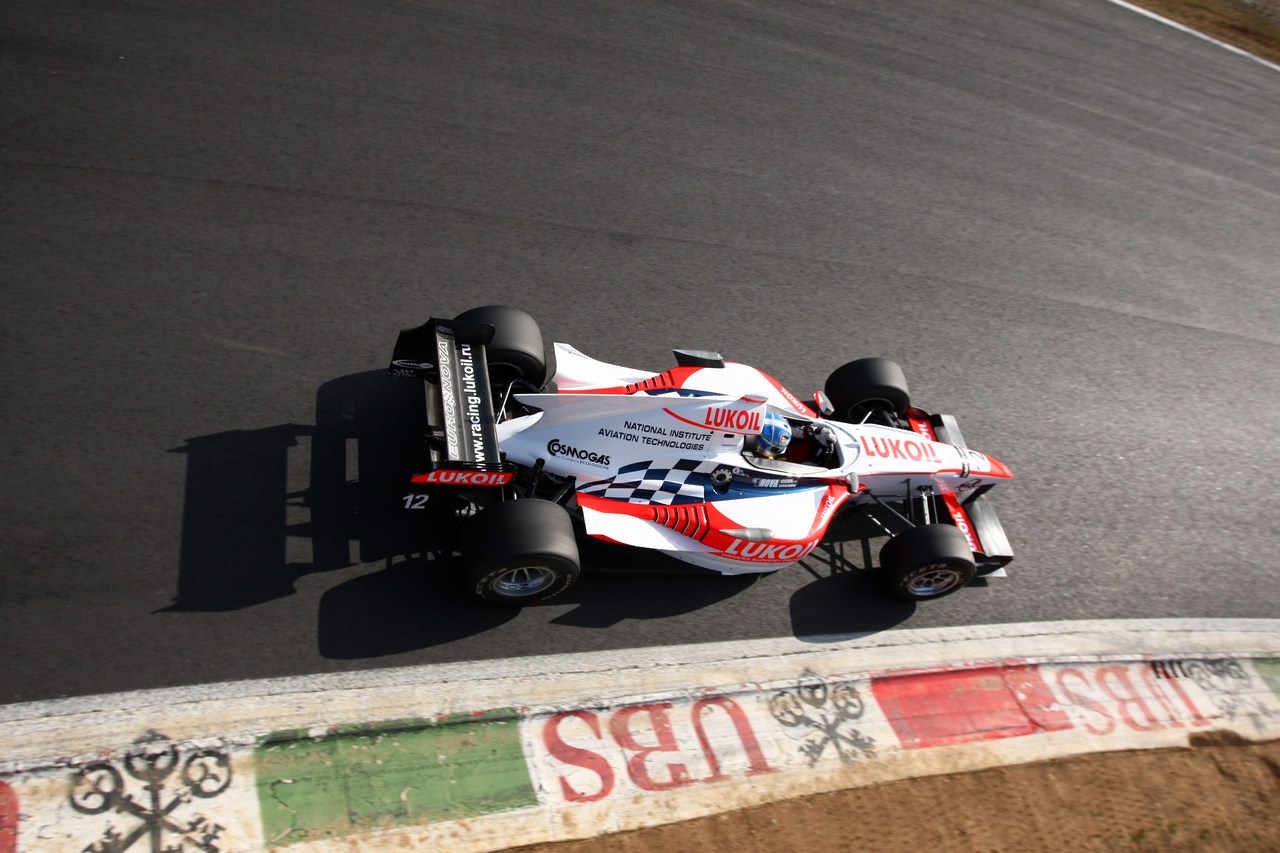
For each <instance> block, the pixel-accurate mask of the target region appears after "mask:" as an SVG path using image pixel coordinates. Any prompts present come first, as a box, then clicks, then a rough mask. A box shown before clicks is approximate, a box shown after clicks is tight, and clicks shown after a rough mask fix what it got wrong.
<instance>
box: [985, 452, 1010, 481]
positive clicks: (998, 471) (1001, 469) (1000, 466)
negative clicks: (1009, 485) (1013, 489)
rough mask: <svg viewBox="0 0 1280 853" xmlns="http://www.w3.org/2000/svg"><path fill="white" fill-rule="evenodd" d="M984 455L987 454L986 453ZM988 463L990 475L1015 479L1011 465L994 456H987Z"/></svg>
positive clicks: (988, 474)
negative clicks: (1010, 468)
mask: <svg viewBox="0 0 1280 853" xmlns="http://www.w3.org/2000/svg"><path fill="white" fill-rule="evenodd" d="M983 456H986V454H985V453H984V454H983ZM987 465H988V466H989V470H988V472H987V476H988V477H999V478H1000V479H1002V480H1012V479H1013V471H1011V470H1009V466H1008V465H1006V464H1004V463H1003V462H1001V461H1000V460H999V459H997V458H995V457H994V456H987Z"/></svg>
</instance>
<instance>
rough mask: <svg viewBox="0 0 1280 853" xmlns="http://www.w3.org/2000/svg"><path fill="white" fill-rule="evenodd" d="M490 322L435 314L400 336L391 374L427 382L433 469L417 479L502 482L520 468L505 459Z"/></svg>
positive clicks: (483, 483)
mask: <svg viewBox="0 0 1280 853" xmlns="http://www.w3.org/2000/svg"><path fill="white" fill-rule="evenodd" d="M493 334H494V329H493V326H490V325H489V324H487V323H471V322H467V321H464V320H442V319H439V318H435V317H433V318H432V319H430V320H428V321H427V322H426V323H424V324H422V325H421V326H418V327H417V328H413V329H405V330H404V331H402V332H401V333H400V336H399V337H398V338H397V339H396V346H395V350H394V351H393V352H392V354H391V365H390V366H389V367H388V368H387V374H388V375H389V376H404V377H409V378H416V379H422V380H424V381H425V382H426V394H427V447H428V450H429V452H430V455H431V469H432V470H430V471H428V472H427V473H424V474H418V475H416V476H414V477H413V482H415V483H445V484H454V485H466V486H500V485H505V484H506V483H508V482H509V481H510V480H511V478H512V477H513V476H514V473H515V468H514V467H512V466H510V465H507V464H506V463H504V462H503V461H502V457H501V454H500V453H499V449H498V433H497V428H496V418H495V417H494V410H493V390H492V388H491V387H490V385H489V363H488V358H487V355H486V353H485V346H486V345H487V344H488V343H489V341H491V340H492V339H493Z"/></svg>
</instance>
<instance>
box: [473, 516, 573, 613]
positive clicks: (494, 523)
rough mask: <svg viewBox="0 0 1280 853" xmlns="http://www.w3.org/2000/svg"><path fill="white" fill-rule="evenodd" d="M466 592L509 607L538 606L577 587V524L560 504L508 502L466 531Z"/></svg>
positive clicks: (488, 601) (490, 602)
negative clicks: (574, 530) (574, 523)
mask: <svg viewBox="0 0 1280 853" xmlns="http://www.w3.org/2000/svg"><path fill="white" fill-rule="evenodd" d="M460 550H461V551H462V558H463V564H464V566H465V578H466V585H467V590H468V591H469V592H470V593H471V594H472V595H474V596H475V597H476V598H478V599H480V600H481V601H484V602H487V603H489V604H498V605H503V606H509V607H520V606H523V605H526V604H536V603H538V602H540V601H546V600H547V599H549V598H554V597H555V596H557V595H559V594H560V593H562V592H564V591H565V590H566V589H568V588H569V587H571V586H573V584H574V582H576V581H577V580H578V575H579V574H580V573H581V568H580V562H579V557H578V542H577V540H576V539H575V538H574V535H573V521H572V519H570V518H569V513H568V511H566V510H565V508H564V507H562V506H560V505H559V504H556V503H552V502H551V501H544V500H514V501H504V502H502V503H498V504H494V505H493V506H490V507H487V508H485V509H482V510H481V511H480V512H479V513H478V514H476V515H475V516H474V517H473V518H472V519H471V520H470V521H468V522H467V524H466V525H465V526H464V527H463V529H462V542H461V548H460Z"/></svg>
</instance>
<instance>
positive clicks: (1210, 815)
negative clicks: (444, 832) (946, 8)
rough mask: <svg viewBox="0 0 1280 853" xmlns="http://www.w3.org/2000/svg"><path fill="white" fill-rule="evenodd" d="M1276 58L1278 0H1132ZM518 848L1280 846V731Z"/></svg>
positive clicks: (910, 783)
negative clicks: (1277, 737) (1254, 738)
mask: <svg viewBox="0 0 1280 853" xmlns="http://www.w3.org/2000/svg"><path fill="white" fill-rule="evenodd" d="M1130 2H1132V4H1133V5H1135V6H1141V7H1143V8H1146V9H1148V10H1150V11H1152V12H1155V13H1156V14H1158V15H1161V16H1163V17H1166V18H1169V19H1170V20H1173V21H1177V22H1178V23H1180V24H1183V25H1184V26H1188V27H1191V28H1193V29H1196V30H1198V31H1200V32H1203V33H1205V34H1206V35H1209V36H1212V37H1214V38H1216V39H1218V40H1220V41H1223V42H1226V43H1227V44H1231V45H1233V46H1235V47H1238V48H1240V49H1241V50H1245V51H1248V52H1249V53H1252V54H1254V55H1256V56H1259V57H1261V58H1263V59H1266V60H1268V61H1270V62H1275V63H1280V0H1130ZM519 849H520V850H521V851H522V853H637V851H668V850H680V851H685V853H704V852H705V853H712V851H717V853H718V851H723V850H734V851H743V853H788V851H796V853H813V851H846V850H847V851H869V850H870V851H900V850H901V851H906V850H911V851H916V850H933V851H953V850H954V851H960V850H963V851H983V853H1004V851H1009V853H1013V851H1017V852H1018V853H1037V852H1038V851H1043V852H1044V853H1059V851H1064V850H1070V851H1106V853H1120V851H1161V853H1175V851H1197V853H1201V851H1224V852H1225V851H1231V853H1257V851H1272V850H1280V742H1277V741H1272V742H1268V743H1261V744H1256V743H1247V742H1244V741H1239V740H1237V739H1236V738H1235V737H1234V736H1228V737H1225V738H1224V737H1215V736H1214V735H1201V736H1198V737H1193V739H1192V744H1191V746H1190V747H1189V748H1187V749H1177V750H1156V751H1147V752H1119V753H1100V754H1094V755H1084V756H1076V757H1072V758H1067V759H1061V760H1058V761H1049V762H1042V763H1036V764H1028V765H1022V766H1014V767H1002V768H996V769H992V770H985V771H981V772H978V773H968V774H960V775H951V776H933V777H928V778H923V779H910V780H905V781H902V782H895V783H892V784H888V785H879V786H873V787H869V788H855V789H851V790H847V791H837V792H835V793H831V794H822V795H819V796H813V797H805V798H801V799H797V800H788V801H785V802H780V803H773V804H770V805H766V806H760V807H757V808H753V809H747V810H743V811H739V812H730V813H726V814H721V815H716V816H714V817H708V818H703V819H700V820H693V821H687V822H684V823H677V824H670V825H667V826H660V827H654V828H652V829H646V830H639V831H635V832H624V833H618V834H616V835H608V836H602V837H600V838H593V839H589V840H586V841H570V842H562V843H559V844H545V845H536V846H532V847H523V848H519Z"/></svg>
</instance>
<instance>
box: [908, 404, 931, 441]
mask: <svg viewBox="0 0 1280 853" xmlns="http://www.w3.org/2000/svg"><path fill="white" fill-rule="evenodd" d="M907 420H908V421H910V422H911V429H912V430H913V431H914V432H916V433H918V434H920V435H922V436H924V437H925V438H927V439H929V440H930V441H937V440H938V434H937V433H936V432H934V431H933V424H931V423H929V419H928V417H927V416H925V415H924V412H922V411H920V410H919V409H907Z"/></svg>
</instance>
